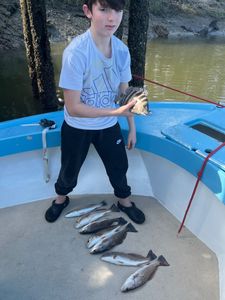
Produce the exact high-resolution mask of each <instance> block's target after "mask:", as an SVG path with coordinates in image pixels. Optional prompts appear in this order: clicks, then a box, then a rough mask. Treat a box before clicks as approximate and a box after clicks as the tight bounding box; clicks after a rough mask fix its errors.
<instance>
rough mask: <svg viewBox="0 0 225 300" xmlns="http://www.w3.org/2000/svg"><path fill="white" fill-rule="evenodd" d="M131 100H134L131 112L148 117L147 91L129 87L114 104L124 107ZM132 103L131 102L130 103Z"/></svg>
mask: <svg viewBox="0 0 225 300" xmlns="http://www.w3.org/2000/svg"><path fill="white" fill-rule="evenodd" d="M133 100H136V102H135V103H134V106H133V107H131V112H132V113H134V114H138V115H148V114H149V112H150V111H149V109H148V98H147V91H146V90H145V89H143V88H138V87H129V88H128V89H127V90H126V92H125V94H123V95H121V96H120V97H119V98H118V99H117V100H116V103H117V104H119V105H120V106H124V105H126V104H128V103H130V102H132V101H133ZM132 103H133V102H132Z"/></svg>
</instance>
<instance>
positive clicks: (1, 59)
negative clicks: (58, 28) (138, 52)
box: [0, 38, 225, 121]
mask: <svg viewBox="0 0 225 300" xmlns="http://www.w3.org/2000/svg"><path fill="white" fill-rule="evenodd" d="M65 45H66V44H65V43H59V44H53V45H52V60H53V64H54V70H55V80H56V82H58V77H59V72H60V68H61V55H62V51H63V48H64V47H65ZM145 77H146V78H148V79H151V80H154V81H157V82H159V83H162V84H165V85H167V86H170V87H173V88H177V89H180V90H182V91H185V92H187V93H191V94H194V95H197V96H200V97H203V98H207V99H210V100H212V101H215V102H217V101H225V40H224V39H221V38H211V39H174V40H171V39H170V40H164V39H163V40H159V39H157V40H153V41H150V42H149V44H148V48H147V54H146V76H145ZM146 84H147V88H148V91H149V99H150V100H153V101H196V100H194V99H192V98H191V97H188V96H185V95H182V94H179V93H175V92H173V91H170V90H168V89H165V88H162V87H159V86H156V85H153V84H148V83H147V82H146ZM0 96H1V97H0V105H1V106H0V121H5V120H10V119H14V118H18V117H23V116H27V115H32V114H36V113H41V106H40V104H39V103H38V102H37V101H35V100H33V99H32V91H31V85H30V80H29V78H28V71H27V65H26V57H25V53H24V50H22V49H21V50H12V51H7V52H2V53H0Z"/></svg>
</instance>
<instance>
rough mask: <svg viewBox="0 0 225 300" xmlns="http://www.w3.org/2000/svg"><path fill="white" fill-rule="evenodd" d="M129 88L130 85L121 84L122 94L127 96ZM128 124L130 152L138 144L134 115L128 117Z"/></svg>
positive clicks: (128, 146)
mask: <svg viewBox="0 0 225 300" xmlns="http://www.w3.org/2000/svg"><path fill="white" fill-rule="evenodd" d="M127 88H128V83H121V84H120V93H121V94H125V92H126V90H127ZM133 101H135V100H133ZM133 101H131V102H130V103H133ZM128 103H129V102H128ZM133 105H134V104H132V106H133ZM132 106H131V107H132ZM121 107H123V106H121ZM127 122H128V125H129V134H128V139H127V148H128V149H129V150H130V149H132V148H134V147H135V144H136V141H137V139H136V127H135V122H134V115H133V114H131V115H130V116H127Z"/></svg>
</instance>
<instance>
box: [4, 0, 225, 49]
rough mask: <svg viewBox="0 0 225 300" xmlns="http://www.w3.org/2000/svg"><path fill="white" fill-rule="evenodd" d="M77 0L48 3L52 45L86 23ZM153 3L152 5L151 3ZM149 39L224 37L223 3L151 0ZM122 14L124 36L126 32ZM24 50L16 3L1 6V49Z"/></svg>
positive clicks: (84, 27) (126, 11)
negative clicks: (22, 48)
mask: <svg viewBox="0 0 225 300" xmlns="http://www.w3.org/2000/svg"><path fill="white" fill-rule="evenodd" d="M81 2H82V1H80V0H62V1H58V0H47V1H46V14H47V28H48V33H49V40H50V42H51V43H55V42H62V41H69V40H71V39H72V38H73V37H74V36H76V35H78V34H81V33H82V32H84V31H85V30H86V29H87V28H88V26H89V24H88V20H87V19H86V18H85V17H84V15H83V12H82V10H81V6H82V5H81ZM151 2H152V3H151ZM150 3H151V4H150V21H149V28H148V39H155V38H179V39H182V38H195V37H201V38H210V37H221V38H224V37H225V1H224V0H204V1H203V0H201V1H196V0H170V1H166V0H158V1H153V0H150ZM128 18H129V15H128V10H127V9H126V10H125V12H124V36H125V38H126V36H127V32H128V25H127V24H128ZM21 47H24V41H23V32H22V21H21V15H20V5H19V0H14V1H12V2H10V3H8V1H6V0H3V1H2V3H1V5H0V50H9V49H17V48H21Z"/></svg>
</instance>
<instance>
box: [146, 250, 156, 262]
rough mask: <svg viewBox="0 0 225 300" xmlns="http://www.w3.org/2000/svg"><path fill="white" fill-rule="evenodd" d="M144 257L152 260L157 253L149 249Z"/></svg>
mask: <svg viewBox="0 0 225 300" xmlns="http://www.w3.org/2000/svg"><path fill="white" fill-rule="evenodd" d="M146 257H147V258H149V259H150V260H154V259H156V258H157V255H155V253H154V252H153V251H152V250H149V252H148V254H147V256H146Z"/></svg>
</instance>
